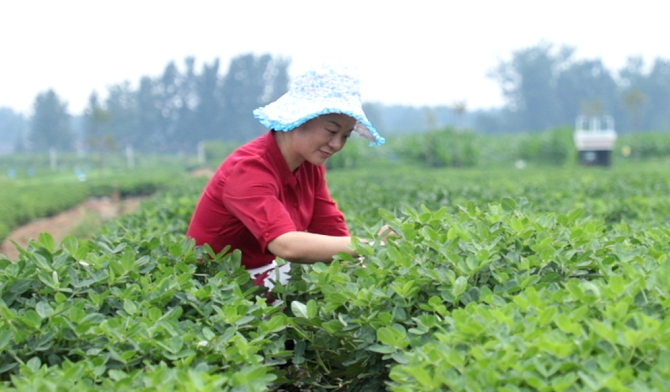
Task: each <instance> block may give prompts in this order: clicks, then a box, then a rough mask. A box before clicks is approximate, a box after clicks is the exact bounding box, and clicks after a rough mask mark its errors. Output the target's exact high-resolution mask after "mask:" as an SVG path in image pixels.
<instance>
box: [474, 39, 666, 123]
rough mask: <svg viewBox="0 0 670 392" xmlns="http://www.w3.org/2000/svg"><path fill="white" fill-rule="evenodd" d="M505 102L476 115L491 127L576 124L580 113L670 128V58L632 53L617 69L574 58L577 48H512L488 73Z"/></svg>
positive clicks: (594, 60)
mask: <svg viewBox="0 0 670 392" xmlns="http://www.w3.org/2000/svg"><path fill="white" fill-rule="evenodd" d="M488 76H489V77H491V78H493V79H494V80H496V81H497V82H498V84H499V85H500V87H501V90H502V93H503V96H504V99H505V105H504V106H503V108H502V109H501V110H496V111H492V112H491V113H485V114H483V115H482V116H480V117H479V118H478V123H479V124H478V127H479V128H482V129H487V130H488V131H489V132H509V131H541V130H545V129H550V128H554V127H558V126H564V125H567V126H573V125H574V124H575V119H576V118H577V116H579V115H586V116H599V115H609V116H612V117H613V118H614V120H615V124H616V128H617V129H618V130H620V131H623V132H631V131H639V130H655V131H667V130H670V61H669V60H665V59H660V58H658V59H655V60H654V61H653V63H652V64H650V65H648V64H645V63H644V61H643V59H642V58H641V57H639V56H632V57H629V58H628V59H627V63H626V64H625V66H624V67H623V68H621V69H619V70H618V71H616V72H613V71H611V70H609V69H607V68H606V67H605V65H604V64H603V62H602V60H600V59H576V58H575V48H574V47H570V46H565V45H563V46H560V47H557V46H555V45H553V44H551V43H547V42H541V43H539V44H538V45H536V46H533V47H529V48H524V49H520V50H517V51H515V52H513V54H512V58H511V60H509V61H501V62H499V64H498V65H497V66H496V67H495V68H493V69H492V70H491V72H490V74H489V75H488Z"/></svg>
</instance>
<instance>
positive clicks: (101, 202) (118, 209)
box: [0, 197, 146, 260]
mask: <svg viewBox="0 0 670 392" xmlns="http://www.w3.org/2000/svg"><path fill="white" fill-rule="evenodd" d="M144 199H146V197H132V198H124V199H118V198H111V197H105V198H92V199H89V200H87V201H85V202H84V203H82V204H80V205H78V206H76V207H74V208H71V209H69V210H67V211H63V212H61V213H59V214H58V215H55V216H52V217H49V218H42V219H39V220H36V221H34V222H31V223H28V224H27V225H25V226H21V227H19V228H17V229H15V230H14V231H13V232H12V233H11V234H10V235H9V236H7V238H5V240H4V241H3V242H2V244H0V253H1V254H5V256H7V258H8V259H10V260H15V259H16V258H18V255H19V251H18V250H17V249H16V247H15V246H14V244H12V243H11V242H10V240H13V241H15V242H16V243H17V244H18V245H19V246H21V247H22V248H25V247H26V246H27V245H28V241H30V240H31V239H37V237H38V236H39V234H40V233H42V232H48V233H49V234H51V235H52V236H53V237H54V240H55V241H56V243H60V242H61V241H62V240H63V238H65V236H67V235H68V234H71V233H72V231H73V230H75V228H77V226H78V225H79V224H81V223H82V221H83V220H84V219H85V217H87V216H90V215H91V214H95V215H97V216H98V217H99V218H100V221H102V222H105V221H108V220H110V219H113V218H116V217H118V216H121V215H124V214H128V213H131V212H134V211H136V210H137V208H138V207H139V206H140V203H141V202H142V201H143V200H144Z"/></svg>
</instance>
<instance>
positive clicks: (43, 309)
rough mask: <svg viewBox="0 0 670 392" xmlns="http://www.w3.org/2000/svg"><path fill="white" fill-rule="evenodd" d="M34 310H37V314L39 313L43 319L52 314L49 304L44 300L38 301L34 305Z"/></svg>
mask: <svg viewBox="0 0 670 392" xmlns="http://www.w3.org/2000/svg"><path fill="white" fill-rule="evenodd" d="M35 310H36V311H37V314H39V315H40V317H41V318H43V319H45V318H48V317H49V316H51V315H52V314H53V311H54V310H53V309H52V308H51V306H49V304H48V303H47V302H45V301H40V302H38V303H37V305H35Z"/></svg>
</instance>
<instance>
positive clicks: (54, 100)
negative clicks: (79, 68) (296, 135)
mask: <svg viewBox="0 0 670 392" xmlns="http://www.w3.org/2000/svg"><path fill="white" fill-rule="evenodd" d="M289 65H290V60H289V59H286V58H280V57H273V56H271V55H268V54H265V55H253V54H244V55H240V56H237V57H235V58H233V59H232V60H231V61H230V64H229V67H228V70H227V72H226V73H225V74H224V73H223V72H222V70H221V66H220V62H219V60H218V59H216V60H214V61H212V62H211V63H209V64H207V63H205V64H203V65H202V67H200V69H199V70H198V69H196V62H195V59H194V58H192V57H189V58H186V59H185V60H184V62H183V64H182V66H181V67H178V66H177V65H176V64H175V63H174V62H170V63H168V65H167V66H166V67H165V69H164V71H163V73H162V74H161V75H158V76H153V77H152V76H143V77H141V78H140V80H139V83H138V85H137V87H133V86H132V85H131V83H130V82H128V81H125V82H122V83H119V84H117V85H114V86H111V87H109V88H108V91H107V94H106V97H105V98H104V99H101V98H100V96H99V95H98V94H97V93H96V92H93V93H92V94H91V95H90V97H89V101H88V106H87V108H86V110H85V111H84V113H83V114H82V115H80V116H71V115H70V114H69V113H68V111H67V103H66V102H64V101H63V100H62V99H61V98H60V97H59V96H58V95H57V93H56V92H55V91H53V90H49V91H46V92H43V93H40V94H39V95H38V96H37V97H36V98H35V101H34V107H33V109H34V110H33V114H32V116H31V117H30V118H28V119H26V118H24V117H23V116H22V115H20V114H18V113H14V112H13V111H12V110H10V109H8V108H0V144H2V143H3V142H5V143H7V141H8V140H11V141H13V143H14V145H15V146H16V147H17V149H18V150H34V151H44V150H46V149H48V148H52V147H55V148H57V149H60V150H73V149H77V148H83V149H88V150H105V149H112V148H119V147H123V146H125V145H132V146H133V147H134V148H135V149H137V150H140V151H159V152H160V151H163V152H178V151H194V150H195V148H196V145H197V144H198V143H199V142H201V141H207V140H220V141H224V142H234V143H241V142H244V141H247V140H250V139H252V138H253V137H256V136H258V135H260V134H261V133H263V132H264V131H265V129H264V128H263V126H262V125H261V124H260V123H258V121H256V120H255V119H254V118H253V116H252V114H251V112H252V111H253V109H255V108H257V107H259V106H262V105H264V104H266V103H269V102H271V101H273V100H275V99H276V98H278V97H279V96H281V95H282V94H284V93H285V92H286V91H287V88H288V84H289V77H288V72H287V69H288V67H289ZM488 76H489V77H490V78H493V79H494V80H496V81H497V82H498V84H499V86H500V88H501V91H502V93H503V96H504V99H505V103H504V105H503V107H501V108H493V109H488V110H472V111H469V110H467V109H468V108H467V102H466V101H458V102H455V103H454V104H452V105H443V106H437V107H414V106H399V105H394V106H389V105H384V104H382V103H371V102H366V103H365V104H364V105H365V111H366V113H367V114H368V117H370V120H371V121H372V122H373V123H374V124H376V126H377V127H378V128H379V129H380V130H381V131H382V133H385V134H390V135H392V134H398V133H409V132H420V131H425V130H429V129H436V128H441V127H444V126H453V127H455V128H468V129H472V130H476V131H479V132H482V133H510V132H521V131H524V132H525V131H531V132H532V131H542V130H546V129H550V128H554V127H558V126H570V127H571V126H573V124H574V122H575V119H576V117H577V116H579V115H610V116H612V117H613V118H614V119H615V124H616V129H617V130H618V131H620V132H629V131H637V130H663V131H665V130H670V61H668V60H664V59H656V60H655V61H654V62H653V63H652V64H650V65H648V64H645V63H644V61H643V60H642V59H641V58H640V57H630V58H629V59H628V62H627V64H626V65H625V66H624V67H623V68H622V69H620V70H617V71H616V72H614V71H612V70H610V69H608V68H607V67H605V65H604V64H603V62H602V61H601V60H600V59H577V58H575V48H572V47H568V46H559V47H557V46H555V45H553V44H551V43H546V42H540V43H539V44H537V45H535V46H532V47H528V48H523V49H520V50H517V51H514V52H513V53H512V56H511V58H510V60H501V61H500V62H499V63H498V64H497V65H496V66H495V67H494V68H492V70H491V71H490V73H489V75H488ZM22 135H23V136H22Z"/></svg>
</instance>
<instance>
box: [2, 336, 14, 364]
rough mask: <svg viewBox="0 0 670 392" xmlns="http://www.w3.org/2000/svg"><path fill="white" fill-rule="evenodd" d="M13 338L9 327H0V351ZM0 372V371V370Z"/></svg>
mask: <svg viewBox="0 0 670 392" xmlns="http://www.w3.org/2000/svg"><path fill="white" fill-rule="evenodd" d="M13 338H14V333H13V332H12V330H11V329H9V328H6V329H0V351H2V350H4V348H5V347H7V345H8V344H9V342H11V341H12V339H13ZM0 373H1V372H0Z"/></svg>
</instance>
